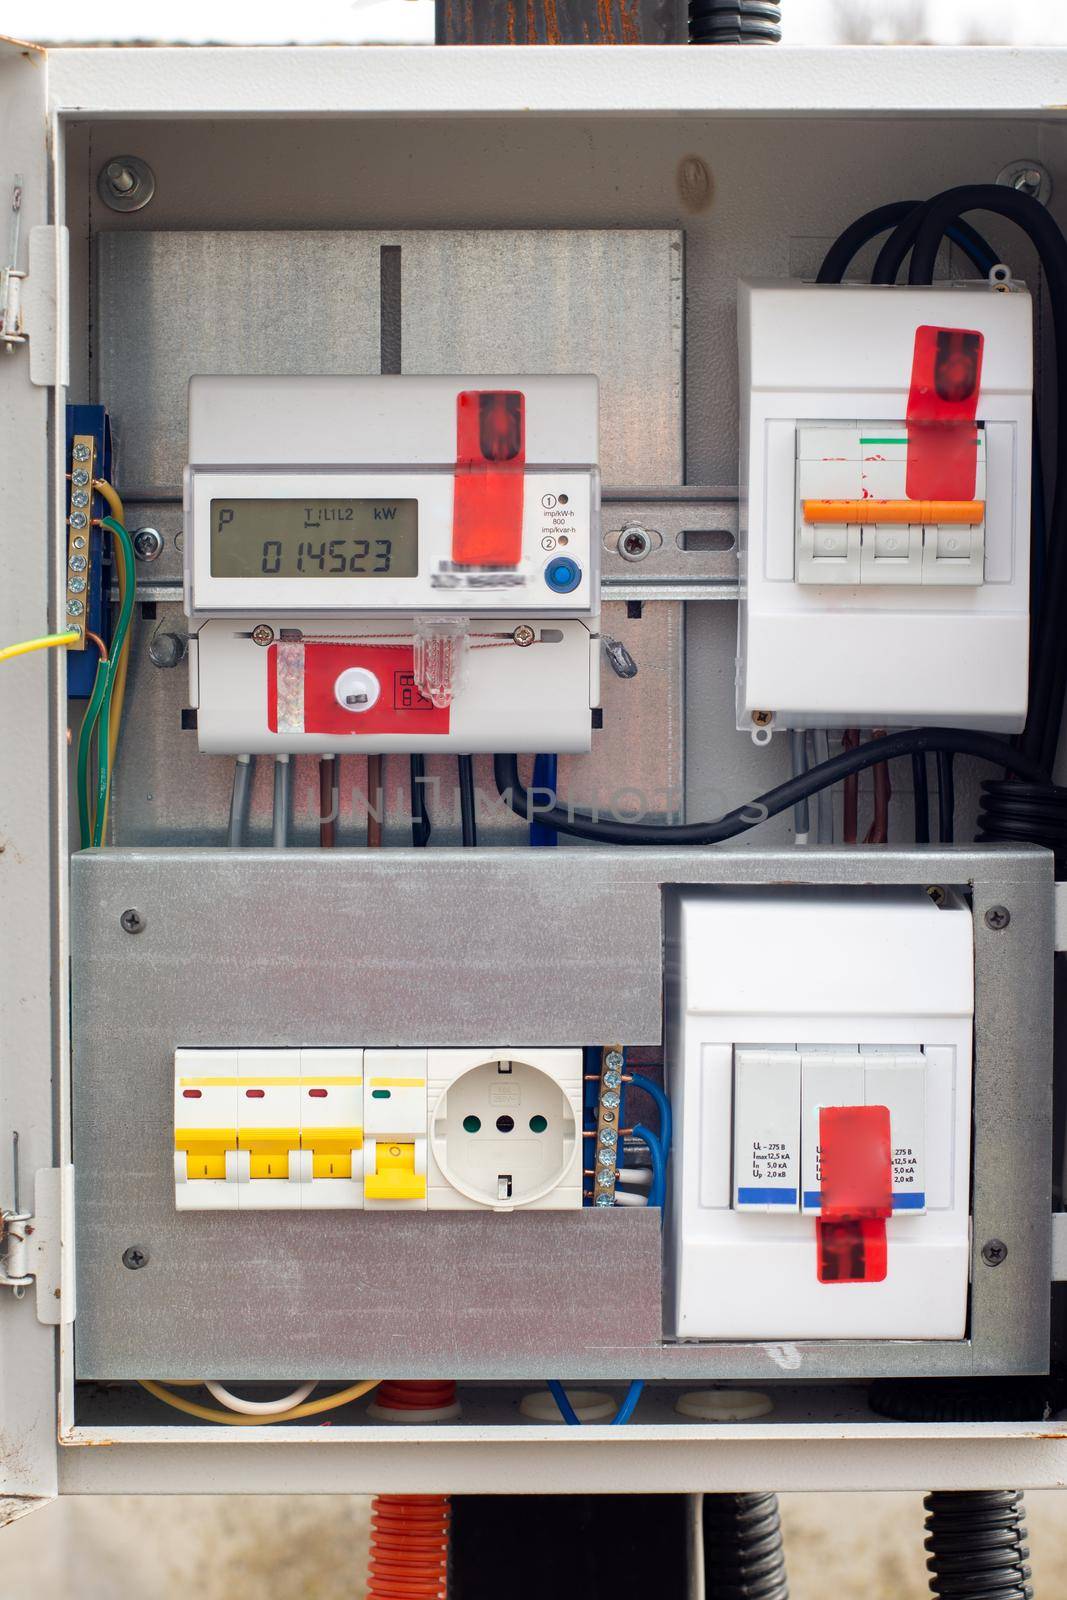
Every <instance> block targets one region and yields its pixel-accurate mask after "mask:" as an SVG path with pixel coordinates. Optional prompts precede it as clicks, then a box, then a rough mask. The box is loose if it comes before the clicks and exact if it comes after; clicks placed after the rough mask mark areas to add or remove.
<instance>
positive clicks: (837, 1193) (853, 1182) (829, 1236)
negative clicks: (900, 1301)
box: [816, 1106, 893, 1283]
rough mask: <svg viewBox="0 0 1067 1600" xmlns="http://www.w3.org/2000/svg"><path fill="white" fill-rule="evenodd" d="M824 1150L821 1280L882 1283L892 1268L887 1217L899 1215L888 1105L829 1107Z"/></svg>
mask: <svg viewBox="0 0 1067 1600" xmlns="http://www.w3.org/2000/svg"><path fill="white" fill-rule="evenodd" d="M819 1148H820V1167H821V1188H822V1215H821V1216H820V1217H819V1219H818V1221H817V1223H816V1240H817V1245H818V1255H819V1282H820V1283H881V1282H882V1281H883V1280H884V1278H885V1276H886V1273H887V1270H888V1260H887V1250H886V1232H885V1219H886V1218H887V1217H889V1216H891V1215H892V1211H893V1143H892V1135H891V1131H890V1122H889V1110H888V1107H886V1106H823V1107H822V1108H821V1110H820V1112H819Z"/></svg>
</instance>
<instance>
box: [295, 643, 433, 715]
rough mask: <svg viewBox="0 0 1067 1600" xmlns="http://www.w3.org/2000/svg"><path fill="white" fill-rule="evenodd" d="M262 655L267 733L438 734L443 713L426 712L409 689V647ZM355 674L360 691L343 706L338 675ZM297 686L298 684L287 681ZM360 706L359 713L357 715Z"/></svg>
mask: <svg viewBox="0 0 1067 1600" xmlns="http://www.w3.org/2000/svg"><path fill="white" fill-rule="evenodd" d="M285 652H286V646H285V644H282V645H281V647H279V646H278V645H277V644H273V645H271V647H270V649H269V651H268V652H267V726H268V728H269V729H270V731H271V733H319V734H337V735H339V736H342V737H344V736H347V737H348V738H359V737H360V736H361V735H363V736H367V735H373V734H382V733H402V734H406V735H411V734H444V733H447V732H448V730H449V723H450V720H451V717H450V710H451V708H450V707H449V706H441V707H438V706H434V705H431V704H430V702H429V700H427V699H426V697H425V695H422V694H420V693H419V691H418V689H417V688H416V687H415V651H414V647H413V646H412V645H409V644H396V645H369V644H361V643H360V642H359V641H358V640H353V642H352V643H351V644H344V643H328V644H327V643H315V642H314V641H312V640H309V641H307V642H306V643H301V644H297V646H296V648H295V651H293V659H292V660H291V661H290V660H288V659H287V658H286V653H285ZM352 669H357V670H358V671H360V672H361V673H362V674H363V675H364V676H363V678H362V679H361V681H360V683H359V685H357V687H358V688H359V689H360V690H361V691H362V692H361V694H360V695H359V697H358V700H356V699H354V701H353V704H352V705H351V706H349V705H347V704H342V703H341V701H342V700H343V699H344V695H343V693H342V695H341V699H339V698H338V684H339V683H340V682H341V681H342V674H344V673H346V672H349V671H351V670H352ZM296 679H298V681H294V680H296ZM364 707H365V709H364Z"/></svg>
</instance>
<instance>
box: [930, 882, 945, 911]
mask: <svg viewBox="0 0 1067 1600" xmlns="http://www.w3.org/2000/svg"><path fill="white" fill-rule="evenodd" d="M926 892H927V894H928V895H929V896H930V899H931V900H932V901H933V902H934V905H935V906H943V905H944V903H945V898H946V896H945V891H944V889H942V887H941V885H940V884H939V883H931V884H929V885H928V887H927V890H926Z"/></svg>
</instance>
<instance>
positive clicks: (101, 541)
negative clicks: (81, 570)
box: [65, 406, 112, 700]
mask: <svg viewBox="0 0 1067 1600" xmlns="http://www.w3.org/2000/svg"><path fill="white" fill-rule="evenodd" d="M66 425H67V448H66V461H67V471H68V472H69V471H70V452H71V445H72V441H73V439H74V435H75V434H76V433H79V434H92V436H93V438H94V439H95V440H96V457H95V463H94V468H93V470H94V472H95V474H96V476H97V477H98V478H106V479H107V480H108V482H109V483H110V482H111V481H112V447H111V421H110V419H109V417H108V414H107V412H106V411H105V409H104V407H103V406H68V407H67V419H66ZM69 487H70V486H69V484H68V485H66V486H65V492H66V493H67V497H68V501H69ZM108 509H109V508H108V507H107V506H106V505H105V504H104V502H103V500H102V499H101V498H100V496H99V495H96V494H94V495H93V497H92V515H93V517H94V518H97V517H103V516H106V515H108ZM109 545H110V541H109V540H105V538H104V535H103V533H102V531H101V529H100V528H99V527H92V526H90V529H89V555H90V561H89V589H88V593H87V595H86V607H85V621H86V626H87V627H88V629H89V630H90V631H91V632H92V633H96V634H99V636H100V638H101V639H103V641H104V643H105V644H110V642H111V604H110V596H109V591H110V588H111V552H110V548H109ZM66 657H67V695H68V697H69V698H70V699H71V700H88V698H89V696H90V695H91V694H92V692H93V680H94V679H95V677H96V663H97V653H96V650H95V648H94V647H93V645H92V644H88V645H87V646H86V647H85V649H84V650H68V651H67V652H66Z"/></svg>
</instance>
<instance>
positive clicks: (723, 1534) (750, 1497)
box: [701, 1494, 789, 1600]
mask: <svg viewBox="0 0 1067 1600" xmlns="http://www.w3.org/2000/svg"><path fill="white" fill-rule="evenodd" d="M701 1518H702V1523H703V1534H704V1595H705V1600H789V1584H788V1582H787V1580H786V1572H785V1552H784V1550H783V1548H782V1526H781V1523H780V1521H779V1518H778V1496H777V1495H774V1494H706V1495H705V1496H704V1504H703V1508H702V1511H701Z"/></svg>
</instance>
